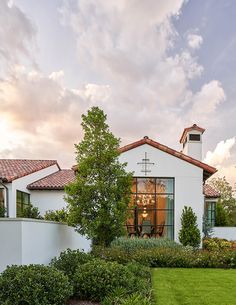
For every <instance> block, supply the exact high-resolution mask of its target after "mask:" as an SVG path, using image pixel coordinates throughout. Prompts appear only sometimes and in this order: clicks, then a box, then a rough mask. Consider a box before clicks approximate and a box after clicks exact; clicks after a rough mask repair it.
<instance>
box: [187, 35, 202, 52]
mask: <svg viewBox="0 0 236 305" xmlns="http://www.w3.org/2000/svg"><path fill="white" fill-rule="evenodd" d="M187 41H188V45H189V47H190V48H191V49H199V48H200V46H201V45H202V43H203V38H202V36H201V35H198V34H188V36H187Z"/></svg>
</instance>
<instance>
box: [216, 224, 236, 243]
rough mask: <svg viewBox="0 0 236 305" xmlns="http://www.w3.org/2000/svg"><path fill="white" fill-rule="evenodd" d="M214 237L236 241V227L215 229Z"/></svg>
mask: <svg viewBox="0 0 236 305" xmlns="http://www.w3.org/2000/svg"><path fill="white" fill-rule="evenodd" d="M212 233H213V234H212V237H218V238H225V239H227V240H233V241H236V227H214V228H213V232H212Z"/></svg>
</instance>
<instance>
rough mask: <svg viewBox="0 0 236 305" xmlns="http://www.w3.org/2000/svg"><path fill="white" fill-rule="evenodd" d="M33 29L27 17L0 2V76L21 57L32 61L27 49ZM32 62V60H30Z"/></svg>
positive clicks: (6, 0) (5, 2) (4, 2)
mask: <svg viewBox="0 0 236 305" xmlns="http://www.w3.org/2000/svg"><path fill="white" fill-rule="evenodd" d="M34 35H35V29H34V26H33V25H32V23H31V21H30V20H29V19H28V18H27V16H26V15H25V14H24V13H23V12H22V11H21V10H20V9H19V8H18V7H17V6H15V5H14V4H13V2H10V1H8V0H1V1H0V63H1V64H0V76H2V75H3V73H4V71H5V70H6V69H10V68H11V65H12V64H18V63H19V62H20V60H21V57H22V56H25V57H27V58H28V59H31V60H32V56H31V53H30V52H29V49H30V48H31V46H32V42H33V40H34ZM32 61H33V60H32Z"/></svg>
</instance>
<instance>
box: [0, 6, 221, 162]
mask: <svg viewBox="0 0 236 305" xmlns="http://www.w3.org/2000/svg"><path fill="white" fill-rule="evenodd" d="M3 3H5V4H6V3H7V2H6V1H4V2H3ZM184 3H185V1H184V0H160V1H156V0H149V1H137V0H129V1H126V0H120V1H115V0H110V1H106V0H79V1H64V6H63V8H61V14H62V15H63V22H64V25H65V26H69V29H71V30H72V31H73V33H74V37H75V38H76V43H77V62H75V65H76V68H77V71H78V73H80V79H83V83H82V84H79V85H78V86H77V87H76V88H70V87H69V88H68V87H65V85H64V73H65V72H64V71H68V69H67V70H66V68H65V69H64V71H63V70H60V71H54V72H52V73H51V74H50V75H49V76H48V75H43V74H42V73H39V72H38V71H31V72H28V71H27V69H24V68H22V67H18V68H17V69H15V63H18V62H19V63H22V62H23V63H24V60H22V58H23V57H22V55H27V54H29V56H32V54H31V53H30V51H29V49H30V47H28V44H29V43H30V41H32V39H33V37H34V35H35V31H34V29H33V26H32V24H31V22H30V21H29V20H28V18H27V17H26V16H25V15H24V14H23V13H22V12H21V11H20V9H19V8H17V7H16V6H14V5H12V6H11V7H8V8H7V10H6V11H7V12H8V17H7V18H9V20H6V22H9V24H10V25H11V28H12V29H13V30H12V31H14V29H15V21H14V20H15V18H16V19H17V18H18V19H20V20H21V22H19V23H18V25H17V26H18V27H19V28H20V29H21V30H20V33H21V34H19V37H21V38H20V40H19V41H18V37H16V35H12V36H11V33H10V32H8V28H7V27H5V26H2V27H0V38H1V39H0V46H1V41H2V40H3V41H4V50H6V51H5V53H6V54H7V56H11V52H10V50H11V49H13V50H14V52H13V53H12V57H11V58H10V60H9V61H8V63H10V65H11V72H12V73H11V74H9V73H8V74H6V76H5V77H4V80H3V81H2V82H0V105H1V116H2V118H3V117H4V118H5V120H6V121H7V122H8V125H7V127H5V130H6V133H4V137H5V143H6V145H5V146H4V151H3V148H2V149H1V150H0V154H1V155H2V154H4V156H6V155H7V154H8V155H9V156H15V157H17V156H19V155H21V156H23V157H24V156H25V157H27V156H31V157H34V156H35V157H36V156H37V157H40V155H41V157H52V158H58V159H59V160H62V161H65V163H66V164H67V166H68V165H70V162H71V156H72V157H73V144H74V143H75V142H78V140H79V139H80V137H81V134H82V133H81V127H80V123H81V114H82V113H84V112H85V111H86V110H87V109H88V108H89V107H91V106H92V105H98V106H100V107H101V108H103V109H104V111H105V112H106V113H107V115H108V123H109V124H110V126H111V129H112V131H113V132H114V133H115V134H116V135H117V136H119V137H121V139H122V140H123V144H127V143H128V142H131V141H133V140H137V139H139V138H141V137H143V136H144V135H148V136H150V137H152V138H153V139H156V140H158V141H160V142H163V143H164V144H167V145H169V146H173V147H175V148H177V149H178V147H177V142H178V138H179V136H180V135H181V132H182V130H183V128H184V127H186V126H188V125H191V124H193V123H195V122H197V123H199V124H200V125H202V126H203V127H208V126H209V124H210V123H211V122H212V121H214V120H215V117H216V112H217V109H218V106H219V105H220V104H221V103H223V102H224V101H225V100H226V96H225V92H224V89H223V87H222V85H221V83H220V82H219V81H217V80H212V81H209V82H208V83H207V84H203V86H202V88H201V89H200V90H199V92H196V93H195V92H193V91H192V90H191V82H192V81H193V80H196V79H197V78H199V77H200V76H201V75H202V73H203V72H204V67H203V66H202V65H201V64H200V63H199V62H198V59H197V56H194V55H193V52H192V48H193V45H194V48H195V49H196V50H197V47H199V46H200V45H201V42H200V40H201V39H199V37H200V35H197V36H198V43H196V40H197V39H196V37H195V44H193V45H192V46H191V45H189V46H188V47H187V48H186V49H184V50H183V49H181V50H179V51H176V50H175V49H174V48H173V47H174V46H175V42H176V40H178V33H177V32H176V29H175V28H174V25H173V19H174V18H176V17H177V16H181V15H180V14H181V9H182V7H183V5H184ZM71 4H72V5H71ZM0 5H1V4H0ZM0 14H1V13H0ZM16 16H17V17H16ZM19 16H20V17H19ZM0 17H1V15H0ZM1 22H2V20H1V18H0V25H1ZM21 23H22V24H24V25H25V26H23V27H22V26H21ZM1 29H3V32H4V35H5V36H4V35H3V34H1ZM16 33H17V31H16ZM1 35H2V36H1ZM9 37H12V39H13V42H12V43H11V42H10V41H9ZM170 51H171V52H170ZM194 54H195V53H194ZM55 56H56V54H55ZM16 58H19V59H18V60H16ZM1 63H2V60H1V59H0V64H1ZM62 68H64V67H62ZM65 77H66V75H65ZM9 134H11V135H14V137H15V138H18V139H20V140H19V141H15V142H14V140H13V141H12V142H11V143H15V145H10V144H9V142H7V141H6V138H7V137H9ZM22 143H27V145H24V144H22ZM9 149H10V150H9Z"/></svg>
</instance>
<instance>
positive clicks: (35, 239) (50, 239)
mask: <svg viewBox="0 0 236 305" xmlns="http://www.w3.org/2000/svg"><path fill="white" fill-rule="evenodd" d="M0 232H1V234H0V244H1V251H0V272H2V271H3V270H4V269H5V268H6V266H7V265H12V264H17V265H21V264H25V265H28V264H45V265H47V264H49V263H50V261H51V259H52V258H53V257H55V256H58V255H59V254H60V252H62V251H65V250H66V249H67V248H70V249H72V250H75V249H80V250H84V251H85V252H88V251H89V250H90V244H91V242H90V241H89V240H87V239H86V238H85V237H84V236H82V235H80V234H79V233H77V232H75V231H74V228H72V227H69V226H67V225H65V224H60V223H55V222H51V221H43V220H35V219H21V218H16V219H13V218H8V219H4V218H1V219H0Z"/></svg>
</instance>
